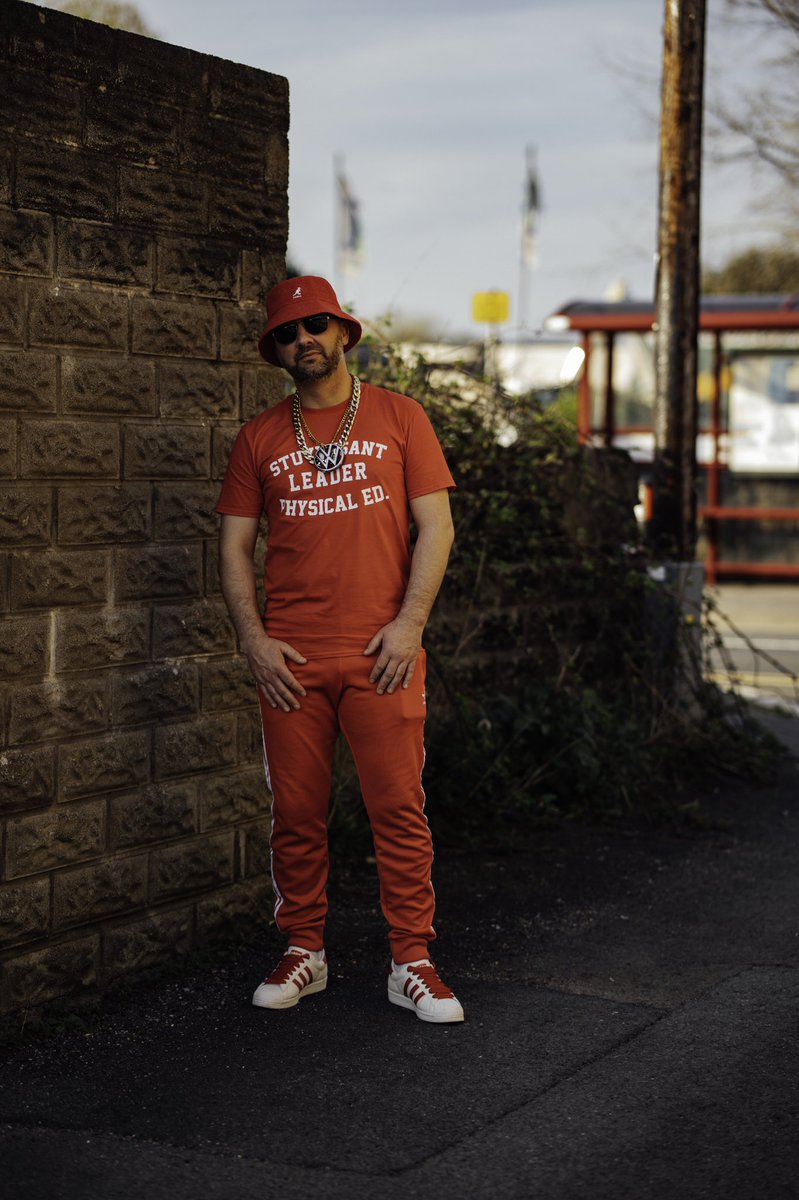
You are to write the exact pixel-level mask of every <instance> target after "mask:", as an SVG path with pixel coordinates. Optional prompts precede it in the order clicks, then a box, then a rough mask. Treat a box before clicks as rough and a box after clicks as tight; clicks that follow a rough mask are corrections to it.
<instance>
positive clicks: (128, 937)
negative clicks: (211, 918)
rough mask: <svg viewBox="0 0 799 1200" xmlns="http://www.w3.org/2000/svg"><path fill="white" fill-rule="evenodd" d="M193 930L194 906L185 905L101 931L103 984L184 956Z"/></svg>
mask: <svg viewBox="0 0 799 1200" xmlns="http://www.w3.org/2000/svg"><path fill="white" fill-rule="evenodd" d="M193 927H194V921H193V905H187V906H185V907H184V908H179V909H177V910H175V911H171V912H164V913H157V914H156V915H154V916H151V917H148V918H147V919H146V920H145V921H134V922H133V923H132V924H126V925H121V926H119V927H118V928H116V929H105V930H103V935H102V943H103V945H102V962H103V966H102V971H103V983H104V984H105V985H106V986H109V985H111V984H113V983H114V982H115V981H116V980H118V979H119V978H120V976H124V975H131V974H138V973H141V972H142V971H146V970H147V969H148V968H150V967H155V966H159V965H160V964H161V963H166V962H170V961H172V960H174V959H175V958H177V957H179V956H180V955H183V954H187V953H188V951H189V950H190V949H191V945H192V934H193Z"/></svg>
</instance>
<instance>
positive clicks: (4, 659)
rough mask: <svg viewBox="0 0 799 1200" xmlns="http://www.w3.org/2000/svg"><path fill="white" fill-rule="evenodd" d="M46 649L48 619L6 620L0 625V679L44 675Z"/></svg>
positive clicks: (46, 663) (14, 618)
mask: <svg viewBox="0 0 799 1200" xmlns="http://www.w3.org/2000/svg"><path fill="white" fill-rule="evenodd" d="M49 649H50V618H49V616H44V615H43V616H35V617H6V618H5V619H4V620H3V622H2V624H0V676H2V677H3V678H4V679H7V680H11V679H15V678H19V677H20V676H24V675H39V676H41V675H46V674H47V672H48V667H49Z"/></svg>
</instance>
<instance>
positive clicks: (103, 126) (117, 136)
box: [86, 77, 180, 167]
mask: <svg viewBox="0 0 799 1200" xmlns="http://www.w3.org/2000/svg"><path fill="white" fill-rule="evenodd" d="M179 126H180V109H179V108H178V107H177V106H176V105H169V104H164V103H163V102H162V103H153V101H152V100H151V99H150V98H149V97H147V96H143V95H141V94H140V93H139V94H135V93H133V92H132V91H131V89H130V88H129V87H128V86H127V80H126V79H125V78H124V77H122V78H119V77H117V78H116V79H113V80H111V81H110V82H108V83H102V84H100V86H99V87H91V88H89V90H88V91H87V94H86V145H87V146H88V147H89V149H90V150H98V151H100V152H101V153H104V154H108V155H109V156H111V157H113V158H114V159H115V160H116V161H119V160H120V159H122V160H124V159H133V160H135V161H139V162H148V163H150V164H156V163H157V164H158V165H159V166H162V167H164V166H169V165H175V163H176V162H177V156H178V129H179Z"/></svg>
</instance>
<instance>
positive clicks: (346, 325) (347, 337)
mask: <svg viewBox="0 0 799 1200" xmlns="http://www.w3.org/2000/svg"><path fill="white" fill-rule="evenodd" d="M341 328H342V329H343V331H344V345H345V346H349V344H350V337H351V336H352V332H351V330H350V323H349V321H342V322H341Z"/></svg>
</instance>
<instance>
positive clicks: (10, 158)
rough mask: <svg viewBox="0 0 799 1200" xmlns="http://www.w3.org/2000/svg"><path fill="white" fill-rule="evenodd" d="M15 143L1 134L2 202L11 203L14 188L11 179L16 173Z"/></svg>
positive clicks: (0, 187)
mask: <svg viewBox="0 0 799 1200" xmlns="http://www.w3.org/2000/svg"><path fill="white" fill-rule="evenodd" d="M14 154H15V147H14V143H13V142H12V141H11V140H10V139H9V138H5V137H2V135H0V204H11V202H12V199H13V189H12V186H11V181H12V179H13V174H14Z"/></svg>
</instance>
